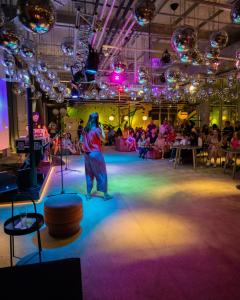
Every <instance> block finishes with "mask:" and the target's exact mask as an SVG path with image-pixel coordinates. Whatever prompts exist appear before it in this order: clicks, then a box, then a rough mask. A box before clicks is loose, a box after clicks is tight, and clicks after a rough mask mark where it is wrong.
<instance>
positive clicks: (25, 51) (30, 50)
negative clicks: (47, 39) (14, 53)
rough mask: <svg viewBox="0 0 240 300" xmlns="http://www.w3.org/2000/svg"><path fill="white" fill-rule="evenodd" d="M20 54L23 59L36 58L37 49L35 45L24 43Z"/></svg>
mask: <svg viewBox="0 0 240 300" xmlns="http://www.w3.org/2000/svg"><path fill="white" fill-rule="evenodd" d="M20 54H21V55H22V57H23V58H28V59H31V58H33V57H34V56H35V49H34V47H33V44H32V43H31V42H29V41H26V42H25V43H23V44H22V45H21V47H20Z"/></svg>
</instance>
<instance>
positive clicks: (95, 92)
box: [91, 89, 98, 98]
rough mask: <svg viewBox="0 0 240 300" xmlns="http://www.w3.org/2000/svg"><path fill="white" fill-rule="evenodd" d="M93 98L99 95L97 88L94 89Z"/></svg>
mask: <svg viewBox="0 0 240 300" xmlns="http://www.w3.org/2000/svg"><path fill="white" fill-rule="evenodd" d="M91 96H92V98H96V97H97V96H98V91H97V90H96V89H93V90H92V92H91Z"/></svg>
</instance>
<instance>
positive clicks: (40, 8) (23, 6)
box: [17, 0, 55, 34]
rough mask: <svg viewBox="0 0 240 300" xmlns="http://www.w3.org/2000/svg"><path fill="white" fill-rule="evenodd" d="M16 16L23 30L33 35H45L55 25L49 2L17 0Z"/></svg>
mask: <svg viewBox="0 0 240 300" xmlns="http://www.w3.org/2000/svg"><path fill="white" fill-rule="evenodd" d="M17 15H18V18H19V21H20V22H21V23H22V25H23V26H24V27H25V29H27V30H28V31H30V32H33V33H38V34H43V33H46V32H48V31H49V30H51V29H52V27H53V25H54V23H55V10H54V6H53V4H52V1H50V0H44V1H42V0H18V2H17Z"/></svg>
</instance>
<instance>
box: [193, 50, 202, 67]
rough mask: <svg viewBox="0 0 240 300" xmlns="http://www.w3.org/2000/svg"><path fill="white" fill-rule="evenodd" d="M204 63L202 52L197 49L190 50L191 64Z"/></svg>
mask: <svg viewBox="0 0 240 300" xmlns="http://www.w3.org/2000/svg"><path fill="white" fill-rule="evenodd" d="M202 64H204V58H203V55H202V53H201V52H200V51H199V50H198V49H194V50H193V51H192V65H193V66H199V65H202Z"/></svg>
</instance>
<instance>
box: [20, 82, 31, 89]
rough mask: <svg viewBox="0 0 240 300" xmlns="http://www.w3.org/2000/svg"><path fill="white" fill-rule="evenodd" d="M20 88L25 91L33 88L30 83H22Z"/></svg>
mask: <svg viewBox="0 0 240 300" xmlns="http://www.w3.org/2000/svg"><path fill="white" fill-rule="evenodd" d="M20 86H21V87H22V88H24V89H27V88H30V87H31V83H28V82H21V83H20Z"/></svg>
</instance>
